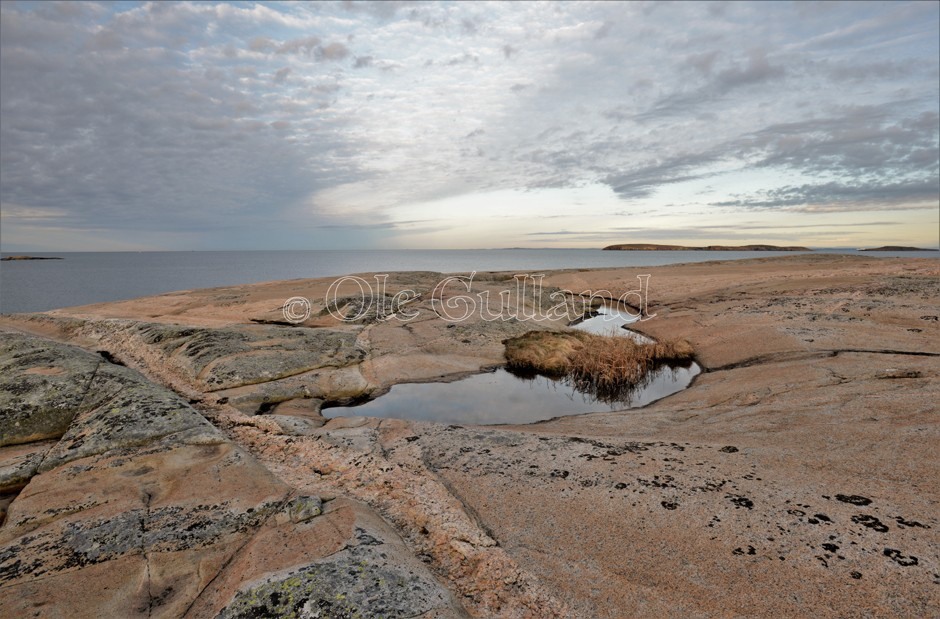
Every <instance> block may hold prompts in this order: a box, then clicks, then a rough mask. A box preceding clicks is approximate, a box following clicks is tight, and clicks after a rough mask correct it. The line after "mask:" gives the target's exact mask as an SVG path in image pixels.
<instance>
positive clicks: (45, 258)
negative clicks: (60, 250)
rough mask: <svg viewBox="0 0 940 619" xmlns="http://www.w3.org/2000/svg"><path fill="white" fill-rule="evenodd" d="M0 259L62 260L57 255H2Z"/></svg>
mask: <svg viewBox="0 0 940 619" xmlns="http://www.w3.org/2000/svg"><path fill="white" fill-rule="evenodd" d="M0 260H3V261H7V260H62V258H60V257H58V256H4V257H3V258H0Z"/></svg>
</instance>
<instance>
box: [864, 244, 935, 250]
mask: <svg viewBox="0 0 940 619" xmlns="http://www.w3.org/2000/svg"><path fill="white" fill-rule="evenodd" d="M858 251H940V250H937V249H924V248H921V247H904V246H902V245H885V246H883V247H872V248H871V249H860V250H858Z"/></svg>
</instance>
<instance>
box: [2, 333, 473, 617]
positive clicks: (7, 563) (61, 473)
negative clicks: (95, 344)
mask: <svg viewBox="0 0 940 619" xmlns="http://www.w3.org/2000/svg"><path fill="white" fill-rule="evenodd" d="M0 359H3V363H4V368H5V371H4V380H5V382H4V384H3V388H2V390H0V393H2V395H3V400H0V423H2V430H3V436H4V437H9V439H7V440H6V443H7V445H8V446H7V447H4V448H2V449H0V493H2V492H6V493H7V496H8V498H7V500H6V504H5V507H6V505H8V507H6V510H7V513H6V520H5V522H4V523H3V525H2V527H0V616H4V617H29V616H38V615H41V616H44V617H69V618H74V617H106V616H107V617H183V616H191V617H206V616H216V615H219V616H223V617H248V616H251V617H257V616H284V617H287V616H368V615H370V614H371V609H374V608H380V609H383V611H384V612H385V613H386V616H389V617H412V616H428V617H431V616H437V617H458V616H463V614H464V612H463V610H462V609H461V608H460V606H459V605H458V604H457V603H456V602H455V601H454V599H453V597H452V595H451V594H450V592H449V591H448V590H447V589H446V588H444V587H442V586H441V585H440V584H439V583H438V582H437V580H436V579H435V577H434V576H433V575H432V574H431V573H430V572H429V571H428V570H427V568H426V566H425V565H424V564H422V563H421V562H420V561H418V560H417V559H415V558H414V557H413V556H412V555H411V554H410V553H409V552H408V550H407V548H406V547H405V546H404V544H403V542H402V541H401V539H400V538H399V537H398V535H397V534H396V533H395V532H394V531H393V530H392V529H391V528H390V527H389V526H388V525H387V524H385V523H384V522H383V521H382V520H381V518H379V517H378V516H376V515H375V514H374V513H372V512H371V510H370V509H369V508H368V507H366V506H364V505H362V504H360V503H357V502H355V501H350V500H348V499H342V498H335V499H332V500H329V501H323V500H321V499H320V498H318V497H317V496H315V495H305V494H300V493H298V492H297V490H296V489H294V488H292V487H291V486H288V485H287V484H285V483H284V482H282V481H281V480H279V479H278V478H277V477H275V476H274V475H273V474H272V473H271V472H270V471H269V470H268V469H266V468H265V467H264V466H262V465H261V464H260V463H259V462H258V461H257V460H256V459H255V458H254V457H252V456H251V455H249V454H248V453H247V452H245V451H244V450H243V449H242V448H241V447H239V446H237V445H236V444H234V443H232V442H231V441H230V440H229V439H228V438H226V437H225V436H224V435H223V434H222V433H221V432H220V431H219V430H218V429H216V428H215V427H214V426H213V425H212V424H211V423H209V422H208V421H207V420H206V418H205V417H204V416H203V415H202V414H200V412H199V411H197V410H196V409H194V408H193V407H192V406H191V405H190V404H189V403H188V402H186V401H185V400H183V399H181V398H180V397H179V396H178V395H176V394H175V393H173V392H171V391H169V390H167V389H165V388H163V387H160V386H157V385H154V384H153V383H151V382H149V381H148V380H147V379H145V378H144V377H143V376H141V375H140V374H139V373H138V372H136V371H134V370H131V369H129V368H126V367H122V366H119V365H115V364H112V363H109V362H108V361H106V360H105V359H104V358H102V357H101V356H100V355H96V354H93V353H89V352H85V351H83V350H80V349H77V348H75V347H72V346H68V345H64V344H59V343H55V342H50V341H48V340H42V339H40V338H37V337H33V336H27V335H21V334H12V333H3V334H2V337H0ZM53 421H54V423H53ZM56 435H61V438H60V439H59V440H58V441H51V440H47V441H44V442H36V443H30V444H25V443H26V441H29V440H31V439H32V438H34V437H49V436H56ZM12 443H24V444H20V445H13V444H12ZM10 497H12V498H13V500H12V502H11V501H10V500H9V498H10ZM317 613H321V615H317Z"/></svg>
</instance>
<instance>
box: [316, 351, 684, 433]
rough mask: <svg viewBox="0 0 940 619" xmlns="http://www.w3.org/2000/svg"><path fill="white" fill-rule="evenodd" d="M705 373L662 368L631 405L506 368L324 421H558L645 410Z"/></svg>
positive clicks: (340, 410) (410, 390) (424, 386)
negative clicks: (358, 417) (346, 418)
mask: <svg viewBox="0 0 940 619" xmlns="http://www.w3.org/2000/svg"><path fill="white" fill-rule="evenodd" d="M699 372H701V369H700V368H699V366H698V365H697V364H694V363H693V364H692V365H691V366H689V367H685V368H682V367H679V368H668V367H662V368H660V369H658V370H656V371H655V372H652V373H650V374H649V375H648V376H647V380H646V381H644V384H643V385H640V386H638V388H637V390H636V391H634V392H633V394H632V395H631V397H630V398H629V400H628V401H620V402H615V403H604V402H600V401H598V400H596V399H594V398H593V397H591V396H589V395H587V394H584V393H580V392H578V391H576V390H575V389H574V388H573V387H571V386H570V385H568V384H566V382H565V381H563V380H552V379H549V378H545V377H544V376H535V377H533V378H520V377H518V376H516V375H514V374H511V373H510V372H508V371H506V370H505V369H502V368H500V369H498V370H495V371H493V372H487V373H484V374H474V375H473V376H469V377H467V378H464V379H461V380H457V381H454V382H451V383H412V384H402V385H395V386H394V387H392V389H391V391H389V392H388V393H387V394H385V395H383V396H380V397H378V398H376V399H375V400H371V401H369V402H366V403H365V404H360V405H358V406H337V407H333V408H325V409H324V410H323V416H324V417H338V416H347V415H363V416H366V417H395V418H400V419H417V420H421V421H437V422H445V423H468V424H492V423H533V422H536V421H543V420H545V419H551V418H552V417H560V416H563V415H578V414H583V413H592V412H600V411H612V410H623V409H626V408H636V407H638V406H644V405H646V404H649V403H650V402H653V401H654V400H658V399H660V398H662V397H665V396H667V395H669V394H672V393H675V392H677V391H680V390H682V389H685V388H686V387H687V386H688V385H689V383H691V382H692V379H693V378H695V376H696V375H698V374H699Z"/></svg>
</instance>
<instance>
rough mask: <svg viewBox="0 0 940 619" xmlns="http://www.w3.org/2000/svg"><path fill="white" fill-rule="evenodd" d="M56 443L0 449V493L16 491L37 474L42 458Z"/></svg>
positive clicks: (49, 442) (29, 444) (43, 442)
mask: <svg viewBox="0 0 940 619" xmlns="http://www.w3.org/2000/svg"><path fill="white" fill-rule="evenodd" d="M55 444H56V441H39V442H36V443H26V444H23V445H11V446H8V447H2V448H0V493H5V492H12V491H18V490H19V489H20V488H22V487H23V486H25V485H26V483H27V482H28V481H29V480H30V479H31V478H32V477H33V476H34V475H35V474H36V473H38V472H39V465H40V464H41V463H42V460H43V458H44V457H45V456H46V454H47V453H48V452H49V450H50V449H52V448H53V447H54V446H55Z"/></svg>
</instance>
